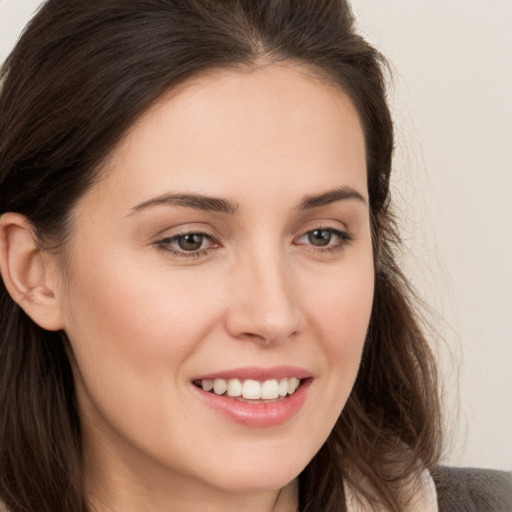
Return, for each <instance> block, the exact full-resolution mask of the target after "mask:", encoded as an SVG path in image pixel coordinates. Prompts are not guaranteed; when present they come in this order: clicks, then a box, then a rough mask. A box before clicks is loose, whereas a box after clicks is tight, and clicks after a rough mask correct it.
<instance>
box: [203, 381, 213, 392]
mask: <svg viewBox="0 0 512 512" xmlns="http://www.w3.org/2000/svg"><path fill="white" fill-rule="evenodd" d="M201 386H203V389H204V390H205V391H211V390H212V389H213V380H207V379H205V380H203V381H202V382H201Z"/></svg>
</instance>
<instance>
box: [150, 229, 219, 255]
mask: <svg viewBox="0 0 512 512" xmlns="http://www.w3.org/2000/svg"><path fill="white" fill-rule="evenodd" d="M155 245H156V246H157V247H158V248H159V249H161V250H163V251H166V252H169V253H171V254H172V255H173V256H176V257H190V256H196V257H197V256H202V255H204V254H206V253H207V252H208V250H209V249H212V248H215V247H219V245H220V244H219V243H218V242H216V241H215V239H214V238H213V236H212V235H209V234H208V233H200V232H190V233H180V234H177V235H174V236H171V237H167V238H163V239H162V240H158V241H157V242H156V243H155Z"/></svg>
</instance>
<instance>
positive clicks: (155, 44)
mask: <svg viewBox="0 0 512 512" xmlns="http://www.w3.org/2000/svg"><path fill="white" fill-rule="evenodd" d="M354 25H355V23H354V18H353V15H352V12H351V10H350V7H349V5H348V4H347V2H346V1H344V0H136V1H134V0H87V1H84V0H50V1H48V2H46V3H45V4H44V5H43V6H42V8H41V9H40V10H39V12H38V13H37V15H36V16H35V17H34V19H33V20H32V21H31V23H30V24H29V25H28V27H27V28H26V30H25V31H24V33H23V35H22V37H21V39H20V41H19V42H18V44H17V46H16V47H15V49H14V51H13V52H12V53H11V55H10V56H9V58H8V59H7V61H6V63H5V65H4V67H3V69H2V71H1V80H2V81H1V93H0V214H1V213H4V212H8V211H14V212H19V213H22V214H24V215H25V216H27V218H28V219H29V220H30V222H31V223H32V226H33V228H34V231H35V233H36V234H37V236H38V237H39V239H40V242H41V244H42V245H43V247H44V244H50V243H51V244H52V247H53V248H55V247H58V246H59V245H61V244H64V243H65V241H66V235H67V233H69V230H70V225H69V218H70V212H71V211H72V208H73V205H74V204H75V203H76V201H77V199H78V198H79V197H80V196H81V195H82V194H83V193H84V192H85V190H87V188H88V187H89V186H90V185H91V184H92V183H93V182H94V180H95V178H96V177H97V174H98V172H99V169H100V168H101V163H102V162H104V161H105V159H106V158H107V157H108V155H109V153H110V152H111V151H112V150H113V148H114V147H115V145H116V143H118V142H119V140H120V138H121V137H122V135H123V134H124V133H125V132H126V130H127V129H128V128H129V127H130V126H131V125H132V124H133V123H134V121H135V120H136V119H137V118H138V117H139V116H141V115H142V113H144V112H145V111H146V110H147V109H148V108H149V107H150V106H151V105H152V104H153V103H154V102H155V101H156V100H157V99H158V98H160V97H161V96H162V94H163V93H165V92H166V91H168V90H169V89H170V88H172V87H174V86H176V85H177V84H178V83H180V82H183V81H184V80H186V79H188V78H190V77H192V76H195V75H197V74H199V73H201V72H204V71H207V70H210V69H223V68H224V69H225V68H233V69H237V68H240V67H248V66H249V67H250V66H254V65H256V64H257V62H260V61H262V60H263V61H267V62H276V61H283V60H289V61H295V62H300V63H303V64H306V65H307V66H309V67H310V68H311V69H312V70H316V72H318V73H319V74H322V75H323V76H325V77H327V78H328V79H329V80H330V81H332V82H333V83H334V84H336V85H337V86H338V87H340V88H341V89H342V90H343V91H344V92H345V93H346V94H347V95H348V96H349V97H350V98H351V100H352V102H353V104H354V106H355V107H356V109H357V112H358V114H359V116H360V118H361V122H362V125H363V129H364V133H365V137H366V150H367V169H368V190H369V198H370V208H371V222H372V236H373V246H374V255H375V271H376V277H375V297H374V305H373V311H372V315H371V320H370V327H369V331H368V335H367V340H366V343H365V348H364V353H363V359H362V364H361V368H360V371H359V374H358V377H357V380H356V383H355V386H354V389H353V391H352V393H351V395H350V397H349V400H348V402H347V404H346V406H345V408H344V410H343V412H342V414H341V416H340V418H339V420H338V422H337V424H336V426H335V428H334V430H333V431H332V433H331V435H330V437H329V439H328V440H327V442H326V443H325V445H324V446H323V447H322V448H321V449H320V451H319V453H318V454H317V455H316V456H315V457H314V459H313V460H312V461H311V463H310V464H309V465H308V466H307V467H306V469H305V470H304V471H303V472H302V474H301V475H300V479H299V483H300V491H299V492H300V496H299V497H300V510H301V511H302V512H334V511H340V510H344V492H343V480H347V481H348V482H350V484H351V485H353V486H354V487H355V488H356V489H358V490H359V492H360V493H361V495H363V496H364V497H366V499H368V500H369V501H370V503H371V504H373V505H375V504H377V503H383V504H385V505H386V506H388V507H389V509H390V510H393V511H399V510H402V508H403V503H402V502H401V498H400V486H401V485H402V484H403V482H404V481H405V480H407V478H409V477H411V476H413V475H415V474H416V473H417V472H418V467H419V466H418V464H419V463H421V464H422V465H423V467H427V468H429V467H431V466H432V465H433V464H434V463H436V461H437V458H438V456H439V450H440V421H439V403H438V393H437V387H436V386H437V384H436V371H435V365H434V360H433V357H432V354H431V352H430V350H429V348H428V345H427V343H426V341H425V338H424V336H423V334H422V330H421V328H420V325H419V320H418V319H417V318H416V307H415V306H414V304H413V299H412V297H413V295H412V293H411V290H410V287H409V285H408V283H407V280H406V279H405V278H404V276H403V274H402V273H401V271H400V270H399V268H398V267H397V265H396V263H395V259H394V250H395V248H396V247H397V246H398V244H399V239H398V236H397V234H396V230H395V229H394V223H393V218H392V215H391V212H390V199H389V177H390V172H391V160H392V151H393V129H392V122H391V117H390V113H389V110H388V106H387V103H386V91H385V77H384V72H383V70H384V69H385V61H384V59H383V58H382V56H381V55H380V54H379V53H378V52H377V51H376V50H375V49H374V48H372V47H371V46H370V45H369V44H368V43H367V42H366V41H365V40H364V39H363V38H362V37H360V36H359V35H358V34H357V33H356V32H355V28H354ZM65 345H66V339H65V336H64V335H63V334H62V333H54V332H48V331H45V330H43V329H41V328H40V327H38V326H37V325H36V324H35V323H34V322H32V321H31V320H30V318H29V317H28V316H27V315H26V314H25V313H24V312H23V311H22V310H21V309H20V307H19V306H18V305H17V304H15V303H14V302H13V301H12V299H11V297H10V296H9V295H8V293H7V291H6V289H5V287H4V285H3V283H0V498H1V499H2V500H3V501H4V502H5V503H6V505H7V506H8V508H9V509H10V510H12V512H29V511H30V512H35V511H37V512H56V511H62V512H79V511H82V512H85V511H87V510H88V507H87V498H86V496H85V495H84V490H83V474H82V472H83V469H82V452H81V449H82V445H81V433H80V421H79V417H78V413H77V408H76V404H75V394H74V384H73V376H72V372H71V368H70V364H69V361H68V358H67V356H66V349H65Z"/></svg>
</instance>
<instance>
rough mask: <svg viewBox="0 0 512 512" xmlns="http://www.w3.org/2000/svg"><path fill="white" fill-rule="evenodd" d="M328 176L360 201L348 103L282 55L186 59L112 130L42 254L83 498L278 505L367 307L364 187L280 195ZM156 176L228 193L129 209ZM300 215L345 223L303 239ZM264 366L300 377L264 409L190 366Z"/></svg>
mask: <svg viewBox="0 0 512 512" xmlns="http://www.w3.org/2000/svg"><path fill="white" fill-rule="evenodd" d="M340 187H351V188H352V189H354V190H356V191H357V192H358V193H359V194H360V195H361V196H362V197H363V198H364V199H365V200H366V203H367V198H368V193H367V186H366V163H365V149H364V137H363V133H362V129H361V126H360V123H359V120H358V117H357V114H356V113H355V110H354V108H353V106H352V105H351V103H350V101H349V100H348V99H347V98H346V97H345V96H344V95H343V94H342V93H341V91H340V90H338V89H335V88H334V87H333V86H331V85H328V84H326V83H321V82H320V81H319V80H317V79H316V78H314V77H313V76H312V75H311V74H308V72H307V70H306V69H304V68H301V67H299V66H296V65H293V64H282V65H267V66H260V67H257V68H256V69H253V70H251V71H219V72H216V73H210V74H208V75H205V76H202V77H198V78H195V79H193V80H191V81H189V82H187V83H186V84H183V85H182V86H180V87H179V88H177V89H175V90H173V91H172V92H171V93H169V94H168V95H167V96H166V97H164V98H162V99H161V100H160V101H159V102H158V103H157V104H156V105H154V106H153V107H152V108H151V109H150V110H149V111H148V112H147V113H146V114H145V115H144V116H143V117H142V118H141V119H140V120H139V121H138V122H137V123H135V125H134V126H133V127H132V129H131V130H130V131H129V132H128V134H127V135H126V137H125V138H124V139H123V141H122V142H121V144H120V145H119V146H118V147H117V148H116V150H115V152H114V153H113V154H112V155H111V158H110V159H109V161H108V164H107V166H106V170H105V172H104V174H103V175H102V177H101V179H100V180H99V181H98V182H97V183H96V184H95V185H94V186H93V187H92V188H91V189H90V190H89V191H88V192H87V193H86V194H85V195H84V196H83V197H82V198H81V199H80V201H79V202H78V204H77V206H76V208H75V210H74V212H73V220H74V223H73V229H72V233H71V238H70V241H69V243H68V244H67V246H66V248H65V259H66V265H62V255H61V256H56V255H55V256H54V255H45V256H44V261H45V266H46V275H47V276H53V281H52V283H53V284H52V286H51V287H52V288H53V291H54V293H55V298H56V299H55V301H56V304H57V306H56V307H58V310H59V318H61V324H62V325H61V326H60V327H61V328H63V329H64V330H65V331H66V333H67V335H68V337H69V339H70V343H71V358H72V364H73V368H74V374H75V378H76V383H77V393H78V401H79V406H80V411H81V414H82V421H83V426H84V442H85V452H86V455H87V476H88V486H89V489H90V494H91V496H93V501H94V502H95V504H96V506H97V507H98V510H100V511H101V510H115V511H120V510H123V511H124V512H131V511H136V510H151V511H155V512H160V511H164V510H165V511H167V510H173V511H178V512H180V511H191V510H201V511H205V512H213V511H220V510H222V511H223V512H228V511H231V510H245V511H249V512H251V511H259V512H261V511H265V510H272V509H273V507H274V510H281V511H293V510H295V509H296V506H297V502H296V486H295V484H294V479H295V478H296V477H297V475H298V474H299V473H300V471H301V470H302V469H303V468H304V467H305V466H306V464H307V463H308V462H309V460H310V459H311V458H312V457H313V456H314V454H315V453H316V452H317V451H318V449H319V448H320V446H321V445H322V444H323V442H324V441H325V439H326V438H327V436H328V434H329V432H330V431H331V429H332V427H333V425H334V423H335V421H336V418H337V417H338V415H339V414H340V412H341V410H342V408H343V406H344V404H345V402H346V400H347V397H348V395H349V393H350V390H351V388H352V386H353V383H354V380H355V377H356V374H357V371H358V367H359V363H360V357H361V351H362V348H363V344H364V339H365V335H366V330H367V327H368V322H369V317H370V312H371V304H372V297H373V280H374V274H373V260H372V249H371V236H370V227H369V210H368V206H367V204H365V202H363V201H360V200H357V199H345V200H339V201H336V202H333V203H330V204H327V205H322V206H318V207H314V208H308V209H306V210H301V209H299V208H298V205H299V204H300V203H301V201H302V200H303V199H304V197H305V196H308V195H314V194H322V193H324V192H327V191H330V190H333V189H339V188H340ZM167 193H180V194H183V193H187V194H191V193H194V194H202V195H206V196H214V197H217V198H222V199H225V200H228V201H230V202H231V203H233V204H235V205H236V207H237V211H236V213H234V214H232V213H223V212H211V211H205V210H201V209H197V208H190V207H185V206H176V205H174V206H172V205H164V204H159V205H152V206H148V207H146V208H140V209H138V210H134V207H136V206H137V205H141V204H142V203H145V202H147V201H150V200H152V199H154V198H156V197H160V196H162V195H163V194H167ZM315 229H324V230H329V229H330V230H338V231H341V232H347V231H348V232H349V233H350V234H351V236H352V237H353V240H351V241H348V242H344V241H343V239H342V238H340V237H339V236H337V235H336V234H334V233H335V232H334V231H332V232H331V241H330V242H329V244H328V245H327V246H323V247H318V246H315V245H314V243H312V241H311V237H308V233H309V232H311V231H312V230H315ZM196 232H199V233H207V235H208V237H209V238H208V237H203V239H202V242H201V244H202V245H201V248H200V249H199V250H196V251H190V252H188V253H186V252H185V251H183V250H182V249H180V248H179V240H178V239H176V238H174V239H172V237H176V236H177V235H184V234H186V233H196ZM169 239H170V240H169ZM163 240H167V241H166V243H164V242H163ZM313 242H314V241H313ZM192 253H194V254H192ZM187 254H188V256H187ZM191 254H192V256H191ZM278 365H294V366H298V367H300V368H303V369H305V370H307V371H309V372H310V373H311V375H312V381H311V385H310V387H309V389H308V391H307V396H306V400H305V402H304V405H303V406H302V408H301V409H300V410H299V411H298V412H297V414H295V415H294V416H293V417H292V418H291V419H289V420H287V421H286V422H284V423H283V424H280V425H277V426H272V427H258V428H256V427H250V426H245V425H241V424H238V423H236V422H233V421H231V420H230V419H228V418H226V417H225V416H223V415H221V414H219V413H218V412H216V411H215V410H213V409H212V408H210V407H208V406H207V405H205V403H204V402H203V401H202V400H199V399H198V397H197V389H195V387H194V384H193V380H194V379H195V378H197V377H198V376H201V375H205V374H211V373H215V372H220V371H224V370H229V369H233V368H240V367H246V366H257V367H261V368H269V367H274V366H278ZM283 487H284V488H285V489H284V490H283V491H282V492H281V493H280V494H279V490H280V489H281V488H283ZM276 500H277V504H276Z"/></svg>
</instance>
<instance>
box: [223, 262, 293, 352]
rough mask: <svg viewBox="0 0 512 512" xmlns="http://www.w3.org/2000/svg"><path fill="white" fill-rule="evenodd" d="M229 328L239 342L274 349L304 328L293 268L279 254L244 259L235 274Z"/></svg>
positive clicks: (229, 308) (228, 319)
mask: <svg viewBox="0 0 512 512" xmlns="http://www.w3.org/2000/svg"><path fill="white" fill-rule="evenodd" d="M230 292H231V293H230V301H229V307H228V311H227V318H226V328H227V330H228V332H229V333H230V334H231V336H233V337H234V338H237V339H244V340H251V341H255V342H258V343H261V344H265V345H275V344H278V343H282V342H284V341H286V340H289V339H291V338H293V337H294V336H296V335H297V334H298V333H299V331H300V330H301V328H302V323H303V322H302V314H301V308H300V306H299V296H298V294H297V290H296V286H295V283H294V280H293V275H292V271H291V266H290V264H289V263H287V261H286V258H284V257H283V256H282V255H278V254H266V255H255V254H251V255H250V256H249V257H246V258H244V260H243V262H240V264H239V265H238V266H237V268H236V270H235V271H234V272H233V275H232V280H231V286H230Z"/></svg>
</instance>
